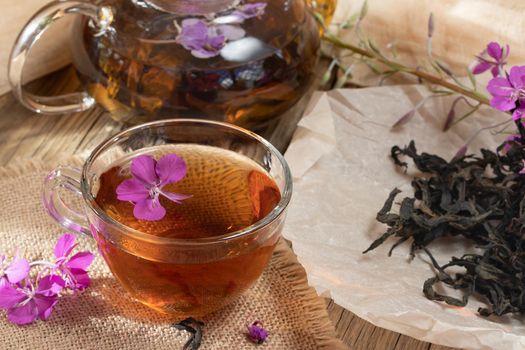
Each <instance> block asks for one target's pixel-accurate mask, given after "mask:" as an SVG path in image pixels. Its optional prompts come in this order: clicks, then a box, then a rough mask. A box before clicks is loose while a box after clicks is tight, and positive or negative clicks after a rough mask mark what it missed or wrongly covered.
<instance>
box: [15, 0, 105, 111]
mask: <svg viewBox="0 0 525 350" xmlns="http://www.w3.org/2000/svg"><path fill="white" fill-rule="evenodd" d="M69 14H81V15H84V16H88V17H89V18H91V19H92V22H93V24H94V26H95V27H96V28H97V29H98V30H99V33H100V34H103V33H104V32H105V31H106V30H108V29H109V27H110V25H111V22H112V21H113V13H112V11H111V9H110V8H109V7H97V6H96V5H94V4H92V3H89V2H86V1H74V0H67V1H63V0H60V1H53V2H51V3H49V4H48V5H46V6H44V7H43V8H41V9H40V10H39V11H38V12H37V13H36V14H35V15H34V16H33V17H32V18H31V19H30V20H29V22H28V23H27V24H26V25H25V27H24V29H23V30H22V31H21V32H20V34H19V35H18V38H17V39H16V41H15V44H14V46H13V49H12V51H11V55H10V57H9V65H8V78H9V83H10V85H11V88H12V89H13V93H14V95H15V97H16V98H17V99H18V101H20V103H21V104H22V105H24V106H25V107H27V108H29V109H30V110H32V111H34V112H37V113H42V114H59V113H70V112H81V111H85V110H87V109H89V108H91V107H92V106H93V105H94V104H95V100H94V99H93V97H91V96H90V95H89V94H88V93H87V92H85V91H83V92H75V93H69V94H64V95H59V96H53V97H46V96H38V95H34V94H31V93H29V92H27V91H25V90H24V88H23V86H22V72H23V68H24V64H25V61H26V59H27V56H28V54H29V51H30V50H31V48H32V47H33V45H34V44H35V43H36V42H37V41H38V40H39V39H40V37H41V36H42V34H43V33H44V32H45V31H46V30H47V29H48V28H49V27H50V26H51V25H52V24H53V23H54V22H55V21H57V20H59V19H61V18H62V17H64V16H66V15H69Z"/></svg>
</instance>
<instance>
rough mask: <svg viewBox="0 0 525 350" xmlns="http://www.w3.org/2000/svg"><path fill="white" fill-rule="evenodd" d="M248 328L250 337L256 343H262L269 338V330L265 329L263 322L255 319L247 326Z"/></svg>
mask: <svg viewBox="0 0 525 350" xmlns="http://www.w3.org/2000/svg"><path fill="white" fill-rule="evenodd" d="M247 328H248V334H247V335H248V338H249V339H250V340H251V341H252V342H254V343H256V344H262V343H264V342H265V341H266V338H268V331H267V330H266V329H264V327H263V324H262V322H260V321H255V322H253V323H252V324H251V325H249V326H247Z"/></svg>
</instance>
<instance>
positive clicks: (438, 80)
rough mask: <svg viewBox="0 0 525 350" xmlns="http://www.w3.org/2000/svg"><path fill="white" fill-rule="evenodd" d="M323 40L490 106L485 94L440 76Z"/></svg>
mask: <svg viewBox="0 0 525 350" xmlns="http://www.w3.org/2000/svg"><path fill="white" fill-rule="evenodd" d="M323 39H324V40H325V41H327V42H329V43H332V44H333V45H335V46H337V47H339V48H343V49H347V50H350V51H352V52H354V53H356V54H359V55H361V56H364V57H368V58H372V59H374V60H376V61H378V62H381V63H383V64H384V65H386V66H388V67H391V68H393V69H396V70H399V71H402V72H404V73H407V74H410V75H413V76H416V77H418V78H420V79H423V80H425V81H427V82H429V83H432V84H436V85H440V86H443V87H445V88H447V89H449V90H451V91H454V92H457V93H458V94H461V95H464V96H466V97H470V98H472V99H474V100H476V101H478V102H479V103H482V104H485V105H488V104H489V102H490V101H489V99H488V98H487V96H485V95H483V94H480V93H479V92H476V91H473V90H469V89H466V88H464V87H461V86H458V85H456V84H454V83H451V82H450V81H447V80H444V79H442V78H440V77H438V76H435V75H433V74H430V73H427V72H424V71H422V70H419V69H414V68H410V67H406V66H403V65H402V64H399V63H398V62H395V61H392V60H389V59H387V58H386V57H384V56H379V55H376V54H374V53H373V52H371V51H369V50H367V49H364V48H361V47H358V46H355V45H352V44H349V43H345V42H343V41H341V40H340V39H339V38H337V37H336V36H334V35H333V34H330V33H325V34H324V35H323Z"/></svg>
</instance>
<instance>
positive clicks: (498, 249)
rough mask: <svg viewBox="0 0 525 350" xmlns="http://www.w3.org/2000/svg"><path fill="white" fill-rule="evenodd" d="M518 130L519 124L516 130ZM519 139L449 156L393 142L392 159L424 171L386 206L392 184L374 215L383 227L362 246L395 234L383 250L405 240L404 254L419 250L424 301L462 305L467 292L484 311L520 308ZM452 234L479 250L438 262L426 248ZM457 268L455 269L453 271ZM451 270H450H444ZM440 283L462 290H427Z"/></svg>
mask: <svg viewBox="0 0 525 350" xmlns="http://www.w3.org/2000/svg"><path fill="white" fill-rule="evenodd" d="M520 131H522V130H520ZM521 140H522V137H517V138H515V139H514V140H512V141H507V142H506V143H505V144H503V145H501V146H500V147H499V148H498V150H497V152H496V153H495V152H492V151H490V150H485V149H482V150H481V156H473V155H468V156H463V157H459V158H458V159H454V160H452V161H450V162H447V161H445V160H444V159H442V158H440V157H438V156H436V155H431V154H427V153H421V154H418V153H417V151H416V147H415V144H414V142H413V141H412V142H411V143H410V144H409V146H408V147H406V148H403V149H402V148H399V147H397V146H395V147H393V148H392V151H391V156H392V159H393V161H394V162H395V164H396V165H398V166H401V167H404V168H405V169H406V168H407V166H408V165H407V163H406V162H404V161H403V160H402V159H401V158H402V157H409V158H411V159H412V160H413V162H414V164H415V165H416V167H417V169H418V170H420V171H421V172H422V173H423V174H422V175H421V176H417V177H416V178H414V179H413V180H412V187H413V189H414V196H413V197H407V198H404V199H403V200H402V201H401V203H400V207H399V211H398V212H397V211H396V212H392V211H391V210H392V206H393V203H394V200H395V197H396V196H397V195H398V194H399V193H400V191H399V190H398V189H394V190H393V191H392V192H391V193H390V196H389V197H388V199H387V200H386V202H385V204H384V206H383V208H382V209H381V210H380V211H379V213H377V220H378V221H379V222H381V223H384V224H386V225H388V229H387V231H386V232H385V233H384V234H383V235H382V236H381V237H380V238H378V239H377V240H375V241H374V242H373V243H372V244H371V246H370V247H369V248H368V249H367V250H366V251H365V252H364V253H366V252H368V251H370V250H373V249H375V248H377V247H378V246H379V245H381V244H382V243H384V242H385V241H386V240H387V239H388V238H389V237H391V236H393V237H397V241H396V242H395V243H394V244H393V246H392V248H391V250H390V253H391V252H392V250H393V249H394V248H396V247H397V246H398V245H400V244H402V243H403V242H405V241H408V240H410V241H411V242H412V243H411V251H410V253H411V256H412V257H414V254H415V252H416V251H418V250H422V251H424V252H426V253H427V254H428V255H429V257H430V259H431V261H432V264H433V265H434V268H435V271H436V275H435V276H434V277H432V278H429V279H428V280H427V281H426V282H425V283H424V286H423V292H424V294H425V296H426V297H427V298H428V299H430V300H437V301H444V302H446V303H448V304H451V305H457V306H465V305H466V304H467V302H468V299H469V297H470V296H471V295H476V296H478V297H481V298H480V299H481V300H483V301H484V302H485V303H486V307H483V308H480V309H479V310H478V311H479V313H480V314H481V315H483V316H488V315H492V314H495V315H503V314H506V313H521V312H524V311H525V239H524V237H525V236H524V234H525V175H524V174H522V172H523V169H524V161H523V160H524V159H525V152H524V147H523V144H522V142H521ZM447 236H456V237H460V238H461V239H466V240H469V241H471V242H474V243H475V244H476V245H477V246H478V247H479V248H480V250H479V251H480V252H481V253H476V254H472V253H468V254H467V253H465V254H464V255H463V256H461V257H451V260H450V262H448V263H446V264H444V265H439V263H438V262H437V261H436V260H435V259H434V257H433V256H432V254H431V252H430V251H429V249H428V248H427V246H428V244H429V243H430V242H432V241H434V240H435V239H437V238H440V237H447ZM458 269H459V271H461V272H457V271H458ZM451 270H454V271H451ZM438 283H444V284H446V285H448V286H450V287H452V288H454V289H457V290H461V291H462V293H463V296H462V297H461V298H455V297H451V296H447V295H444V294H439V293H438V292H437V291H436V289H435V288H434V287H435V286H436V284H438Z"/></svg>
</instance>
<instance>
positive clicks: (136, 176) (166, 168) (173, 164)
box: [117, 154, 191, 221]
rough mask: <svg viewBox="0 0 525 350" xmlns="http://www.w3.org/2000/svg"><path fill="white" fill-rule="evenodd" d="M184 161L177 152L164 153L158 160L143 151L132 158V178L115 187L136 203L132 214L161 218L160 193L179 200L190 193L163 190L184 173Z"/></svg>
mask: <svg viewBox="0 0 525 350" xmlns="http://www.w3.org/2000/svg"><path fill="white" fill-rule="evenodd" d="M186 171H187V169H186V162H184V160H183V159H182V158H181V157H179V156H178V155H176V154H167V155H165V156H163V157H161V158H160V159H159V160H158V161H156V160H155V158H153V157H152V156H149V155H142V156H138V157H136V158H134V159H133V160H132V161H131V175H132V176H133V177H132V178H131V179H128V180H124V181H123V182H122V183H121V184H120V185H118V187H117V198H118V199H119V200H121V201H130V202H132V203H133V204H134V205H135V207H134V208H133V215H134V216H135V217H136V218H137V219H141V220H150V221H155V220H161V219H162V218H163V217H164V216H165V215H166V209H165V208H164V207H163V206H162V204H161V203H160V196H163V197H165V198H167V199H169V200H170V201H172V202H175V203H180V202H181V201H183V200H185V199H187V198H190V197H191V196H188V195H184V194H179V193H173V192H169V191H166V190H163V187H164V186H166V185H168V184H174V183H177V182H179V181H180V180H182V178H184V176H186Z"/></svg>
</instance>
